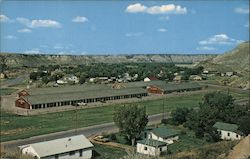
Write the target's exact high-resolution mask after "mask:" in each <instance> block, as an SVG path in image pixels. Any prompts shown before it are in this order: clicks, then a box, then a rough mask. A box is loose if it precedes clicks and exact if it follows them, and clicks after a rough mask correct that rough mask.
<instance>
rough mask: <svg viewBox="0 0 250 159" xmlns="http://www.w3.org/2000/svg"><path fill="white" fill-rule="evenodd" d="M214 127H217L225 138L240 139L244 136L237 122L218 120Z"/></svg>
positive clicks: (222, 137)
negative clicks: (230, 122)
mask: <svg viewBox="0 0 250 159" xmlns="http://www.w3.org/2000/svg"><path fill="white" fill-rule="evenodd" d="M213 127H214V128H216V129H217V131H218V132H219V134H220V137H221V139H223V140H240V139H241V138H242V137H243V136H242V133H241V132H240V131H239V130H238V128H239V126H238V125H236V124H229V123H223V122H216V123H215V124H214V125H213Z"/></svg>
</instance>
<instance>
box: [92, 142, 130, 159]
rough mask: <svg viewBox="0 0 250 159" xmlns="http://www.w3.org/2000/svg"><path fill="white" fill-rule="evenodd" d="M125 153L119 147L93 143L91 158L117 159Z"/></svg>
mask: <svg viewBox="0 0 250 159" xmlns="http://www.w3.org/2000/svg"><path fill="white" fill-rule="evenodd" d="M126 154H127V153H126V152H125V151H124V150H122V149H119V148H114V147H110V146H104V145H98V144H94V152H93V156H94V157H93V159H119V158H121V157H123V156H125V155H126Z"/></svg>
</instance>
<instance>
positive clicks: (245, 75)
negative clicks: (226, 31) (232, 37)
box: [199, 42, 250, 89]
mask: <svg viewBox="0 0 250 159" xmlns="http://www.w3.org/2000/svg"><path fill="white" fill-rule="evenodd" d="M249 44H250V43H249V42H244V43H241V44H239V45H238V46H237V47H236V48H234V49H233V50H231V51H229V52H226V53H225V54H223V55H219V56H217V57H215V58H213V59H212V60H206V61H202V62H200V63H199V65H201V66H203V67H204V68H205V69H207V70H210V71H219V72H228V71H235V72H237V76H235V77H223V78H219V79H218V80H219V82H221V83H222V82H225V81H226V82H227V83H228V85H229V86H233V87H243V88H248V89H249V87H250V86H249V85H250V83H249V78H250V77H249V74H250V52H249Z"/></svg>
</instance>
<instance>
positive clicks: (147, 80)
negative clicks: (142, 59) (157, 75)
mask: <svg viewBox="0 0 250 159" xmlns="http://www.w3.org/2000/svg"><path fill="white" fill-rule="evenodd" d="M143 81H144V82H150V81H151V80H150V79H149V78H148V77H146V78H144V80H143Z"/></svg>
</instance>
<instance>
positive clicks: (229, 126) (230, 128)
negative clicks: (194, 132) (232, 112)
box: [213, 122, 239, 132]
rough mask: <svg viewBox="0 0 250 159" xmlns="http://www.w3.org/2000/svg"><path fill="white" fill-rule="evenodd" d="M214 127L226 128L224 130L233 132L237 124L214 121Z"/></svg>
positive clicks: (236, 128)
mask: <svg viewBox="0 0 250 159" xmlns="http://www.w3.org/2000/svg"><path fill="white" fill-rule="evenodd" d="M213 127H214V128H216V129H220V130H226V131H232V132H235V131H237V130H238V128H239V126H238V125H236V124H229V123H223V122H216V123H215V124H214V125H213Z"/></svg>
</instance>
